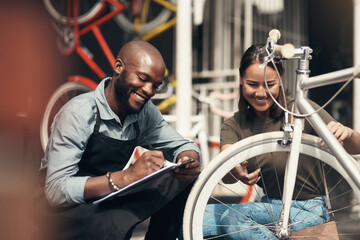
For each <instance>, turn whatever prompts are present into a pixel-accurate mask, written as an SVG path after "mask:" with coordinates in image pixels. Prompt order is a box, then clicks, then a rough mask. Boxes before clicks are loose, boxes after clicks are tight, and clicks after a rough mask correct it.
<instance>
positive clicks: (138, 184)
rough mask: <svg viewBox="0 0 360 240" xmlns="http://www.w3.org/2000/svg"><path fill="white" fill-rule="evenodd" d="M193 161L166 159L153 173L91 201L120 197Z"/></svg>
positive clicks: (136, 190)
mask: <svg viewBox="0 0 360 240" xmlns="http://www.w3.org/2000/svg"><path fill="white" fill-rule="evenodd" d="M194 161H195V160H194V159H189V160H186V161H183V162H180V163H172V162H169V161H167V162H166V164H165V165H164V166H163V167H162V168H161V169H159V170H158V171H156V172H153V173H151V174H149V175H147V176H146V177H143V178H142V179H140V180H138V181H136V182H133V183H131V184H129V185H127V186H125V187H123V188H121V189H120V190H118V191H115V192H112V193H109V194H108V195H106V196H105V197H102V198H100V199H98V200H96V201H94V202H92V203H93V204H99V203H101V202H103V201H105V200H107V199H112V198H114V197H121V196H125V195H128V194H131V193H135V192H139V191H141V190H143V189H145V188H147V186H149V185H151V182H152V181H151V180H152V179H155V178H159V177H161V176H163V175H164V174H166V173H169V172H170V171H172V170H174V169H176V168H179V167H182V166H184V165H185V164H187V163H191V162H194Z"/></svg>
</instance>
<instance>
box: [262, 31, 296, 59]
mask: <svg viewBox="0 0 360 240" xmlns="http://www.w3.org/2000/svg"><path fill="white" fill-rule="evenodd" d="M280 37H281V33H280V31H279V30H277V29H272V30H270V32H269V37H268V39H267V43H266V46H267V48H268V49H269V50H270V51H271V52H270V55H272V57H275V56H279V57H283V58H292V57H294V55H295V47H294V45H292V44H290V43H287V44H284V45H279V44H276V43H277V41H278V40H279V39H280Z"/></svg>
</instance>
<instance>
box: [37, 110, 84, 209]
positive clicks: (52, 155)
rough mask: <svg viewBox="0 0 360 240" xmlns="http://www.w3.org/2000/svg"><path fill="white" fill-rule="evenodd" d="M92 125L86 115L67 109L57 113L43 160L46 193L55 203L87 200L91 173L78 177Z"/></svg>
mask: <svg viewBox="0 0 360 240" xmlns="http://www.w3.org/2000/svg"><path fill="white" fill-rule="evenodd" d="M90 135H91V129H90V128H89V126H88V124H87V123H86V121H84V119H83V118H82V116H79V114H77V113H76V112H74V111H69V110H63V111H61V112H59V114H58V115H57V116H56V117H55V119H54V123H53V125H52V133H51V136H50V138H49V139H50V140H49V142H48V145H47V150H46V152H45V156H44V159H43V161H44V162H45V163H46V167H47V175H46V181H45V195H46V197H47V199H48V201H49V203H50V205H52V206H67V205H73V204H79V203H84V188H85V183H86V180H87V179H88V178H89V177H74V175H75V174H76V173H77V172H78V162H79V161H80V159H81V157H82V155H83V152H84V150H85V147H86V144H87V140H88V138H89V136H90Z"/></svg>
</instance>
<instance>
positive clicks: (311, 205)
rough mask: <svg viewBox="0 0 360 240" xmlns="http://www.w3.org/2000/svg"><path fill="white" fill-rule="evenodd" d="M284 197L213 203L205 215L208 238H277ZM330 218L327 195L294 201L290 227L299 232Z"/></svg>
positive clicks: (204, 232)
mask: <svg viewBox="0 0 360 240" xmlns="http://www.w3.org/2000/svg"><path fill="white" fill-rule="evenodd" d="M281 202H282V201H281V200H280V199H276V198H272V199H268V198H266V197H263V198H262V199H261V202H252V203H243V204H228V206H225V205H222V204H209V205H207V207H206V212H205V215H204V227H203V235H204V237H209V236H219V235H224V236H223V237H222V238H216V239H277V237H276V236H275V234H274V230H275V225H274V222H276V221H277V219H279V216H280V213H281V208H282V204H281ZM329 220H330V218H329V214H328V209H327V206H326V203H325V201H324V198H323V197H315V198H312V199H308V200H296V201H295V200H293V201H292V205H291V210H290V229H291V230H292V231H298V230H301V229H303V228H307V227H311V226H315V225H318V224H321V223H324V222H328V221H329Z"/></svg>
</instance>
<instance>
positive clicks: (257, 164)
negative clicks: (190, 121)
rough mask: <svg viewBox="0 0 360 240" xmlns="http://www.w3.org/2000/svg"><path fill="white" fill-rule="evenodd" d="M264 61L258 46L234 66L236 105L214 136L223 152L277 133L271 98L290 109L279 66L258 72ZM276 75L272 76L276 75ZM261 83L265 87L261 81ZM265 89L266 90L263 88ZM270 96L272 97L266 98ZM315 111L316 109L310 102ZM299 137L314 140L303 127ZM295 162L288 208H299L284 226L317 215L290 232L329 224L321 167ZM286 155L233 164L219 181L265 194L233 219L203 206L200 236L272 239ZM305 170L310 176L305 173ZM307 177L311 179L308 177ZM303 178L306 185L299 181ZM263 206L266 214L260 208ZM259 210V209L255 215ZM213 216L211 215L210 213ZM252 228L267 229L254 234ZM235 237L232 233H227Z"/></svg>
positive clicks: (278, 118)
mask: <svg viewBox="0 0 360 240" xmlns="http://www.w3.org/2000/svg"><path fill="white" fill-rule="evenodd" d="M265 56H266V52H265V48H264V45H253V46H251V47H250V48H249V49H248V50H246V51H245V53H244V54H243V57H242V59H241V63H240V96H241V97H240V100H239V111H238V112H236V113H235V114H234V116H233V117H231V118H229V119H227V120H225V121H224V124H223V125H222V127H221V133H220V149H221V151H224V150H225V149H227V148H228V147H230V146H232V145H233V144H234V143H236V142H238V141H240V140H243V139H245V138H248V137H250V136H254V135H257V134H260V133H265V132H271V131H279V130H280V129H281V128H282V126H283V124H284V119H285V117H284V112H283V111H282V109H281V108H280V107H278V106H277V104H275V103H274V100H273V98H274V99H276V101H277V102H279V103H280V104H281V105H282V106H285V105H286V106H287V109H291V108H292V105H293V101H292V99H291V98H290V97H289V96H286V94H285V92H284V91H283V86H282V85H281V81H280V77H282V76H283V74H284V69H283V66H282V63H281V62H278V61H276V62H274V63H272V62H270V63H268V64H267V66H266V67H265V69H264V68H262V69H260V68H259V67H260V66H261V65H262V64H263V63H264V57H265ZM277 71H278V73H279V74H278V73H277ZM265 81H266V82H265ZM266 85H267V86H266ZM270 93H271V95H272V97H273V98H272V97H271V96H270ZM312 104H313V105H314V107H315V108H318V106H317V105H316V104H315V103H312ZM319 115H320V117H321V118H322V119H323V120H324V122H325V123H326V124H328V123H329V122H331V121H333V118H332V117H331V116H330V115H329V114H328V113H326V112H325V111H324V110H322V111H320V112H319ZM304 132H305V133H310V134H313V135H316V133H315V131H314V129H312V127H311V126H310V125H309V124H308V123H306V124H305V126H304ZM300 158H301V163H302V164H299V170H298V173H297V178H296V183H295V190H294V195H293V196H294V198H293V199H294V201H295V202H296V203H294V206H302V207H301V210H299V209H297V208H296V207H292V208H291V215H290V222H291V223H297V222H299V220H302V219H303V215H311V214H314V213H320V214H318V215H317V216H314V217H312V218H311V220H309V221H306V222H303V223H301V224H295V225H293V226H291V228H292V229H291V230H300V229H303V228H307V227H311V226H315V225H318V224H321V223H323V222H327V221H328V220H329V215H328V214H322V213H326V211H327V209H326V204H325V201H324V200H323V196H324V195H325V190H324V189H325V187H324V184H323V182H322V178H321V177H320V176H322V172H321V170H322V169H321V166H320V165H319V164H314V163H316V160H315V159H314V158H312V157H309V156H305V155H301V156H300ZM286 159H287V154H286V153H276V152H274V153H267V154H261V155H259V156H256V157H254V158H251V159H248V161H245V162H243V163H242V164H241V165H236V166H235V167H234V168H233V169H232V170H231V171H230V172H229V173H227V174H226V175H225V176H224V177H223V178H222V181H223V182H224V183H234V182H237V181H241V182H242V183H245V184H248V185H254V184H257V185H258V186H259V187H260V188H262V190H263V192H264V193H266V194H267V197H268V198H266V197H265V198H263V199H261V201H260V200H259V202H256V203H244V204H231V208H232V209H233V210H234V212H237V213H241V214H240V215H239V216H236V217H234V216H233V212H232V211H227V210H226V209H224V208H222V207H221V204H209V205H208V206H207V207H206V212H205V215H204V226H207V227H206V228H205V227H204V236H205V238H206V237H209V236H215V235H223V234H225V235H226V234H229V236H228V238H227V239H237V240H238V239H277V238H276V237H275V235H274V226H273V225H274V224H273V219H274V217H275V218H278V217H279V216H280V212H281V206H282V205H281V196H282V189H283V185H284V173H285V163H286ZM310 169H311V170H312V171H313V172H312V171H310ZM309 172H312V174H309ZM304 179H309V180H311V181H304ZM264 204H267V205H269V208H265V209H272V211H271V213H270V214H267V212H266V210H264V208H263V207H262V206H263V205H264ZM259 209H262V210H261V211H260V212H259ZM214 213H215V214H214ZM219 216H221V217H219ZM257 224H263V225H266V226H269V228H264V229H260V230H259V229H258V228H257V227H256V225H257ZM236 225H239V227H238V228H236V229H234V228H232V227H229V228H226V227H224V228H221V227H219V228H216V227H214V226H236ZM233 233H235V234H233Z"/></svg>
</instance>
